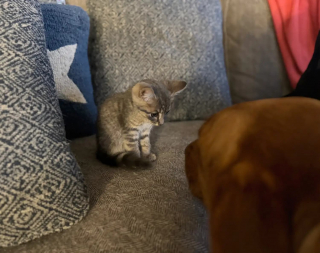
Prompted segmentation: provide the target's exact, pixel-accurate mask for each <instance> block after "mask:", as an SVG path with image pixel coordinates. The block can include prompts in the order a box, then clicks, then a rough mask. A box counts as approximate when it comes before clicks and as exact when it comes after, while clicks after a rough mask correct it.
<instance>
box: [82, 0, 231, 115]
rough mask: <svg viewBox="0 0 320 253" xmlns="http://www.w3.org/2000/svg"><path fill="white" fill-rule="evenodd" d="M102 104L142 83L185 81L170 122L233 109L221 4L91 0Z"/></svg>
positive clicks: (215, 1) (97, 86)
mask: <svg viewBox="0 0 320 253" xmlns="http://www.w3.org/2000/svg"><path fill="white" fill-rule="evenodd" d="M88 7H89V15H90V16H91V26H92V33H91V34H92V37H91V43H90V45H91V50H90V51H91V53H90V55H91V57H90V58H91V64H92V69H93V72H92V74H93V81H94V82H93V83H94V86H95V95H96V102H97V104H101V102H102V101H103V100H104V99H105V98H106V97H108V96H110V95H112V94H114V93H115V92H121V91H124V90H126V89H127V88H128V87H129V86H130V85H132V84H134V82H137V81H139V80H141V79H146V78H150V79H183V80H185V81H186V82H187V83H188V87H187V89H186V90H185V91H183V93H181V94H180V95H179V96H178V97H177V98H176V99H175V109H174V110H172V112H170V114H169V115H168V119H169V120H186V119H188V120H191V119H204V118H207V117H208V116H210V115H211V114H213V113H215V112H217V111H219V110H221V109H223V108H225V107H226V106H229V105H230V103H231V98H230V95H229V87H228V83H227V78H226V73H225V66H224V58H223V57H224V56H223V45H222V44H223V43H222V15H221V14H222V13H221V6H220V1H219V0H201V1H194V0H175V1H158V0H146V1H140V0H134V1H127V0H89V1H88Z"/></svg>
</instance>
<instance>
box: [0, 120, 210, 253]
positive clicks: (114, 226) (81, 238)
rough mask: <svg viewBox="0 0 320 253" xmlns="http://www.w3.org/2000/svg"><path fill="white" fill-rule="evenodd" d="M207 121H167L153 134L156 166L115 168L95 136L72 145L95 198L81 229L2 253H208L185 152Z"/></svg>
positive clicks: (1, 252) (201, 212)
mask: <svg viewBox="0 0 320 253" xmlns="http://www.w3.org/2000/svg"><path fill="white" fill-rule="evenodd" d="M201 124H202V122H201V121H191V122H174V123H166V124H165V125H164V126H162V127H159V128H156V129H155V131H154V132H153V135H152V136H153V138H152V139H153V142H155V146H154V148H153V150H154V151H155V152H156V153H157V154H158V161H157V162H156V164H155V166H154V168H152V169H148V170H130V169H119V168H109V167H107V166H105V165H103V164H101V163H100V162H99V161H98V160H96V158H95V149H96V145H95V137H94V136H91V137H86V138H82V139H77V140H75V141H73V142H72V145H71V147H72V150H73V151H74V153H75V156H76V158H77V160H78V162H79V164H80V166H81V167H82V169H83V172H84V175H85V180H86V182H87V185H88V190H89V195H90V198H91V203H90V204H91V210H90V211H89V214H88V215H87V216H86V217H85V218H84V219H83V221H81V222H80V223H78V224H77V225H75V226H73V227H72V228H70V229H69V230H66V231H63V232H61V233H59V234H52V235H49V236H46V237H42V238H40V239H38V240H35V241H32V242H29V243H27V244H24V245H20V246H18V247H14V248H11V249H0V253H43V252H48V253H88V252H92V253H98V252H101V253H102V252H104V253H107V252H108V253H109V252H110V253H116V252H121V253H151V252H152V253H205V252H208V225H207V218H206V212H205V210H204V207H203V206H202V204H201V203H200V201H198V200H197V199H195V198H193V197H192V195H191V194H190V192H189V190H188V185H187V181H186V177H185V173H184V148H185V147H186V145H187V144H189V143H190V142H191V141H193V140H194V139H196V137H197V130H198V128H199V127H200V125H201Z"/></svg>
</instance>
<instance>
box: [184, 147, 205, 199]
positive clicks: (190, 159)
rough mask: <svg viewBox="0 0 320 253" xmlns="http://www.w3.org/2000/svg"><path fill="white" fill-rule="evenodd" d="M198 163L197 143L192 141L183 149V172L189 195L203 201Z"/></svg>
mask: <svg viewBox="0 0 320 253" xmlns="http://www.w3.org/2000/svg"><path fill="white" fill-rule="evenodd" d="M199 162H200V157H199V147H198V143H197V141H194V142H192V143H190V144H189V145H188V146H187V148H186V149H185V172H186V176H187V179H188V182H189V189H190V191H191V193H192V194H193V195H194V196H196V197H197V198H199V199H203V196H202V191H201V185H200V182H199V179H200V178H199V166H200V163H199Z"/></svg>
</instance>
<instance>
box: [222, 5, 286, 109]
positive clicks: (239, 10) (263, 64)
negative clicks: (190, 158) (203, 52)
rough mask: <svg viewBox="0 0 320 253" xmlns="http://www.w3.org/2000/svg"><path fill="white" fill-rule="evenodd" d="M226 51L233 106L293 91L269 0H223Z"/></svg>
mask: <svg viewBox="0 0 320 253" xmlns="http://www.w3.org/2000/svg"><path fill="white" fill-rule="evenodd" d="M221 3H222V9H223V17H224V50H225V61H226V68H227V75H228V80H229V85H230V92H231V97H232V101H233V103H240V102H245V101H251V100H257V99H263V98H273V97H281V96H282V95H284V94H287V93H289V92H290V91H291V89H290V85H289V80H288V77H287V74H286V72H285V68H284V65H283V61H282V58H281V54H280V51H279V47H278V44H277V39H276V35H275V32H274V27H273V22H272V18H271V14H270V10H269V5H268V1H266V0H252V1H243V0H221Z"/></svg>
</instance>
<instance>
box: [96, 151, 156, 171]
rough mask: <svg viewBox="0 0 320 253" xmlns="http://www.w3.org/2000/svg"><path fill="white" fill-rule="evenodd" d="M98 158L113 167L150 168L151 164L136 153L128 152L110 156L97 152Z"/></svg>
mask: <svg viewBox="0 0 320 253" xmlns="http://www.w3.org/2000/svg"><path fill="white" fill-rule="evenodd" d="M97 158H98V160H99V161H100V162H102V163H104V164H107V165H109V166H112V167H121V166H125V167H150V166H151V162H150V161H149V160H147V159H145V158H141V157H139V156H138V155H137V154H136V153H135V152H133V151H128V152H124V153H119V154H116V155H112V156H111V155H108V154H106V153H104V152H102V151H99V150H98V152H97Z"/></svg>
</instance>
